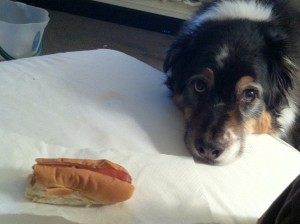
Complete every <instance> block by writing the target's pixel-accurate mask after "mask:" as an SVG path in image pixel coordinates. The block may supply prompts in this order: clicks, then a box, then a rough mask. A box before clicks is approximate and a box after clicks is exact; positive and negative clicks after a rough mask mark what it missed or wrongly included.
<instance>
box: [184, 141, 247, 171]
mask: <svg viewBox="0 0 300 224" xmlns="http://www.w3.org/2000/svg"><path fill="white" fill-rule="evenodd" d="M187 147H188V149H189V151H190V152H191V154H192V156H193V158H194V160H195V161H196V162H200V163H206V164H210V165H227V164H230V163H232V162H234V161H236V160H237V159H238V158H239V157H240V156H241V154H242V153H243V143H242V141H234V142H233V143H232V144H231V145H230V146H229V147H227V148H226V149H225V150H224V152H223V153H222V154H221V155H220V156H219V157H217V158H215V159H211V158H206V157H203V156H202V155H201V154H200V153H199V151H198V150H197V149H196V147H195V146H194V145H192V144H187Z"/></svg>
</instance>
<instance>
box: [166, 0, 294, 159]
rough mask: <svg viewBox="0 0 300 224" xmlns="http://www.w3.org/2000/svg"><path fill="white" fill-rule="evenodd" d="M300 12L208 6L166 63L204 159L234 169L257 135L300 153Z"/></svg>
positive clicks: (188, 138)
mask: <svg viewBox="0 0 300 224" xmlns="http://www.w3.org/2000/svg"><path fill="white" fill-rule="evenodd" d="M299 61H300V13H299V12H298V11H297V10H296V7H295V6H293V5H292V3H291V2H289V1H286V0H215V1H206V2H204V3H203V4H202V6H201V7H200V8H199V10H198V11H197V12H196V13H195V15H194V16H192V18H191V19H190V20H188V21H185V22H184V23H183V25H182V27H181V29H180V30H179V32H178V34H177V35H176V37H175V38H174V41H173V42H172V43H171V45H170V47H169V50H168V51H167V54H166V58H165V61H164V72H165V73H166V75H167V77H166V80H165V84H166V85H167V87H168V88H169V89H170V92H171V95H172V98H173V100H174V102H175V104H176V105H177V106H178V108H179V109H180V110H181V111H183V114H184V119H185V121H186V133H185V137H184V139H185V143H186V146H187V148H188V150H189V151H190V152H191V154H192V155H193V157H194V158H195V159H196V160H199V161H204V162H207V163H212V164H221V163H227V162H230V161H233V160H235V159H236V158H238V157H240V156H241V155H242V154H243V151H244V148H245V139H246V136H247V135H250V134H271V135H274V136H277V137H279V138H281V139H283V140H285V141H287V142H288V143H290V144H291V145H293V146H294V147H296V148H297V149H299V147H300V140H299V139H300V134H298V132H300V125H299V124H300V116H299V108H300V107H299V106H300V105H299V104H300V72H299V65H300V63H299Z"/></svg>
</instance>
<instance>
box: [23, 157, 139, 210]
mask: <svg viewBox="0 0 300 224" xmlns="http://www.w3.org/2000/svg"><path fill="white" fill-rule="evenodd" d="M133 191H134V186H133V185H132V183H131V177H130V175H129V173H128V171H127V170H126V169H125V168H124V167H122V166H120V165H118V164H116V163H113V162H111V161H108V160H87V159H67V158H57V159H42V158H39V159H36V164H35V165H34V166H33V174H32V175H31V177H30V186H29V187H28V188H27V189H26V192H25V196H26V197H27V198H29V199H30V200H32V201H33V202H39V203H48V204H63V205H74V206H77V205H80V206H89V205H105V204H114V203H118V202H121V201H125V200H128V199H129V198H130V197H131V196H132V194H133Z"/></svg>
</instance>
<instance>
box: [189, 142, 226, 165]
mask: <svg viewBox="0 0 300 224" xmlns="http://www.w3.org/2000/svg"><path fill="white" fill-rule="evenodd" d="M195 147H196V149H197V151H198V153H199V155H200V156H201V157H202V158H203V159H208V160H215V159H217V158H218V157H219V156H220V155H221V154H222V152H223V151H224V150H223V149H222V148H221V147H220V146H218V145H217V144H216V143H214V142H211V143H210V142H206V141H203V140H201V139H197V140H196V142H195Z"/></svg>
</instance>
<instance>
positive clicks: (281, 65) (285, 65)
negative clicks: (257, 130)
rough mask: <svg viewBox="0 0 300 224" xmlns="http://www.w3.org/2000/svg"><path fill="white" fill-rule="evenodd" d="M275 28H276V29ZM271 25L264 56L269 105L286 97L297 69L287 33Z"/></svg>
mask: <svg viewBox="0 0 300 224" xmlns="http://www.w3.org/2000/svg"><path fill="white" fill-rule="evenodd" d="M276 28H277V29H276ZM276 28H273V29H272V27H271V28H270V29H269V30H268V31H267V35H266V43H267V47H266V57H267V60H268V72H269V80H268V82H269V83H270V86H271V88H270V94H269V99H268V101H269V105H275V104H278V103H280V102H278V101H280V100H285V99H286V94H287V92H288V91H289V90H290V89H292V88H293V84H294V83H293V79H294V76H296V74H297V72H298V69H297V66H296V64H295V62H294V60H293V51H292V49H290V46H293V44H291V43H290V41H291V40H290V39H289V35H288V34H286V33H285V32H284V31H283V29H278V26H277V27H276Z"/></svg>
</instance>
